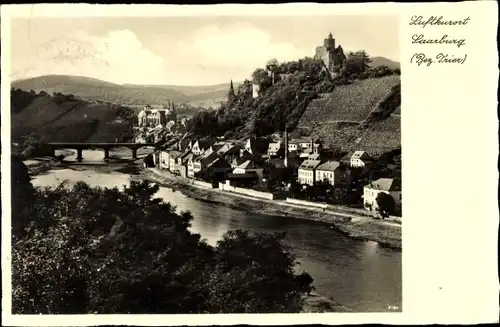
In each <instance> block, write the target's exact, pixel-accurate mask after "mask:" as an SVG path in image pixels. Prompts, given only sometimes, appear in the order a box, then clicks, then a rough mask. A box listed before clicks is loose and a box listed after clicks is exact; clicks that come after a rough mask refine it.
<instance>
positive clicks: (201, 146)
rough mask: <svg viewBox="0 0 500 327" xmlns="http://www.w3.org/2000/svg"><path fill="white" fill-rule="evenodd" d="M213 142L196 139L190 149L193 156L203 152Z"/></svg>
mask: <svg viewBox="0 0 500 327" xmlns="http://www.w3.org/2000/svg"><path fill="white" fill-rule="evenodd" d="M212 144H213V143H212V142H210V141H196V142H194V144H193V145H192V147H191V151H192V152H193V154H194V155H195V156H199V155H201V154H203V153H204V152H205V151H206V150H208V149H209V148H210V147H211V145H212Z"/></svg>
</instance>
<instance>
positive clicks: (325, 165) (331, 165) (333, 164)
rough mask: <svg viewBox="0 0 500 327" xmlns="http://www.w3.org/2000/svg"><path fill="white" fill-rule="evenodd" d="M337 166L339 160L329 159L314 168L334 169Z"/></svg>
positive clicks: (338, 165)
mask: <svg viewBox="0 0 500 327" xmlns="http://www.w3.org/2000/svg"><path fill="white" fill-rule="evenodd" d="M338 167H340V162H338V161H331V160H330V161H327V162H325V163H322V164H321V165H319V166H318V167H317V168H316V170H324V171H335V169H337V168H338Z"/></svg>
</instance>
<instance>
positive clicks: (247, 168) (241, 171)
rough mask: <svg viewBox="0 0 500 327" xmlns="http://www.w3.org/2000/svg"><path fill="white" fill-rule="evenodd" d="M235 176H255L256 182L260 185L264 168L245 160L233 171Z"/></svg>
mask: <svg viewBox="0 0 500 327" xmlns="http://www.w3.org/2000/svg"><path fill="white" fill-rule="evenodd" d="M233 174H235V175H245V174H255V175H256V176H257V178H258V182H259V183H261V182H262V180H263V179H264V168H263V167H262V166H261V165H259V164H257V163H256V162H254V161H252V160H247V161H245V162H244V163H242V164H241V165H239V166H237V167H236V168H234V170H233Z"/></svg>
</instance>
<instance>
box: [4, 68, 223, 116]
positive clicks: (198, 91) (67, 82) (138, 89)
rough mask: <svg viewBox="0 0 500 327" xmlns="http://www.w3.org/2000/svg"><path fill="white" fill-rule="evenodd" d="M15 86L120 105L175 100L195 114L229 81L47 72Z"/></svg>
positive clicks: (215, 102)
mask: <svg viewBox="0 0 500 327" xmlns="http://www.w3.org/2000/svg"><path fill="white" fill-rule="evenodd" d="M12 87H14V88H16V89H22V90H24V91H31V90H33V91H35V92H41V91H44V92H47V93H49V94H52V93H54V92H55V93H62V94H73V95H75V96H77V97H80V98H82V99H85V100H87V101H102V102H110V103H114V104H118V105H141V106H143V105H146V104H157V105H162V104H165V103H167V102H169V101H174V102H175V103H177V104H186V105H187V106H185V107H184V108H183V114H187V115H189V116H192V115H194V114H195V113H196V111H197V110H196V108H197V107H205V108H208V107H213V106H216V105H218V104H219V103H220V102H221V101H223V100H224V99H225V96H226V94H227V88H228V87H229V83H228V84H221V85H207V86H176V85H132V84H125V85H119V84H113V83H109V82H105V81H101V80H98V79H95V78H88V77H83V76H67V75H47V76H40V77H35V78H29V79H24V80H18V81H14V82H13V83H12ZM192 107H194V108H192Z"/></svg>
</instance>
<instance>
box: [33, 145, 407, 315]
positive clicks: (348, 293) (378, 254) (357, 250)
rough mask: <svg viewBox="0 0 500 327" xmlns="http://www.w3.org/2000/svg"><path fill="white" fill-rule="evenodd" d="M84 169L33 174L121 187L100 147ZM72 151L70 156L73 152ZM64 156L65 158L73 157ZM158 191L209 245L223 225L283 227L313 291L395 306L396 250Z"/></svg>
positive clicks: (398, 284)
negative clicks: (106, 168)
mask: <svg viewBox="0 0 500 327" xmlns="http://www.w3.org/2000/svg"><path fill="white" fill-rule="evenodd" d="M83 156H84V160H83V163H82V164H84V165H88V166H85V167H86V168H85V170H72V169H69V168H68V169H55V170H51V171H49V172H48V173H46V174H43V175H38V176H35V177H34V178H33V184H34V185H36V186H56V185H58V184H60V183H61V182H62V181H63V180H66V181H67V182H69V183H70V184H72V183H75V182H77V181H84V182H86V183H88V184H89V185H93V186H102V187H114V186H117V187H122V186H123V185H126V184H128V183H129V181H130V175H128V174H124V173H119V172H111V173H102V172H96V171H95V169H92V165H93V164H101V163H102V161H101V160H102V156H103V154H102V153H101V152H96V151H91V150H89V151H84V153H83ZM73 157H74V156H73ZM73 157H68V158H67V159H68V160H74V159H75V158H73ZM157 196H158V197H161V198H163V199H164V200H165V201H168V202H170V203H172V204H173V205H175V206H176V207H177V210H178V211H184V210H188V211H190V212H191V213H192V214H193V216H194V217H195V219H194V220H193V222H192V227H191V230H192V231H193V232H196V233H199V234H201V236H202V237H203V238H205V239H206V240H207V242H208V243H210V244H212V245H215V244H216V242H217V240H218V239H220V237H221V236H222V235H223V234H224V233H225V232H226V231H228V230H233V229H244V230H250V231H259V232H279V231H286V232H287V235H286V238H285V244H286V245H287V246H289V247H290V249H291V251H292V252H293V253H294V254H295V255H296V257H297V259H298V261H299V262H300V266H299V267H298V268H297V270H298V271H301V270H305V271H307V272H308V273H309V274H311V276H312V277H313V278H314V286H315V287H316V292H318V293H319V294H321V295H324V296H327V297H331V298H333V299H334V300H335V301H338V302H340V303H341V304H343V305H345V306H348V307H349V308H351V309H352V310H354V311H358V312H381V311H389V310H388V307H389V306H392V307H393V306H396V307H399V308H401V302H402V281H401V273H402V272H401V251H399V250H393V249H388V248H384V247H381V246H380V245H378V243H375V242H366V241H358V240H353V239H350V238H348V237H346V236H344V235H343V234H340V233H338V232H336V231H333V230H331V229H329V228H328V227H327V226H326V225H324V224H321V223H317V222H312V221H311V222H309V221H304V220H297V219H291V218H280V217H271V216H264V215H261V214H258V213H246V212H241V211H237V210H234V209H231V208H227V207H223V206H218V205H217V204H212V203H207V202H202V201H198V200H195V199H192V198H189V197H187V196H185V195H183V194H182V193H181V192H178V191H177V192H175V191H172V190H170V189H168V188H163V187H162V188H160V191H159V192H158V195H157Z"/></svg>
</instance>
